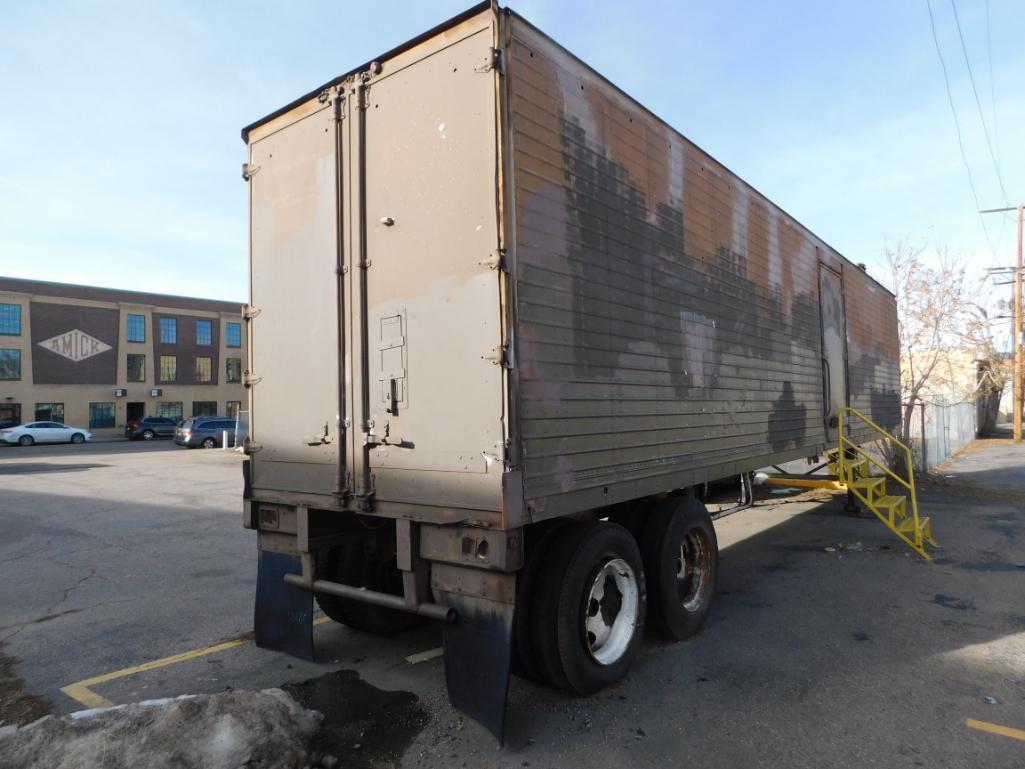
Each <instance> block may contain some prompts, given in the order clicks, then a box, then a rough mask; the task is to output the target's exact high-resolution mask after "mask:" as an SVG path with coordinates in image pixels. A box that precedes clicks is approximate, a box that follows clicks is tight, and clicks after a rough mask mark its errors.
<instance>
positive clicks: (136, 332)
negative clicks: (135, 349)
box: [125, 315, 146, 342]
mask: <svg viewBox="0 0 1025 769" xmlns="http://www.w3.org/2000/svg"><path fill="white" fill-rule="evenodd" d="M125 327H126V331H127V332H128V333H127V334H126V337H125V338H126V339H127V340H128V341H129V342H145V341H146V316H145V315H129V316H128V320H127V321H126V322H125Z"/></svg>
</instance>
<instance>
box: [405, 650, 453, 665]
mask: <svg viewBox="0 0 1025 769" xmlns="http://www.w3.org/2000/svg"><path fill="white" fill-rule="evenodd" d="M444 653H445V647H443V646H439V647H438V648H436V649H428V650H427V651H425V652H418V653H417V654H410V655H409V656H408V657H406V662H408V663H409V664H410V665H419V664H420V663H421V662H430V661H431V660H436V659H438V657H440V656H441V655H443V654H444Z"/></svg>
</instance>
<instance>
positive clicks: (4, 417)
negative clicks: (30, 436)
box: [0, 402, 21, 428]
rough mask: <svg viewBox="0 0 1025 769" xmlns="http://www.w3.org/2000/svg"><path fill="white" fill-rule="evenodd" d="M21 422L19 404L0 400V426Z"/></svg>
mask: <svg viewBox="0 0 1025 769" xmlns="http://www.w3.org/2000/svg"><path fill="white" fill-rule="evenodd" d="M20 424H21V404H20V403H2V402H0V428H3V427H14V426H15V425H20Z"/></svg>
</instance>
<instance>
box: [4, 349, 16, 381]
mask: <svg viewBox="0 0 1025 769" xmlns="http://www.w3.org/2000/svg"><path fill="white" fill-rule="evenodd" d="M0 379H21V350H0Z"/></svg>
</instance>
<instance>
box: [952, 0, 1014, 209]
mask: <svg viewBox="0 0 1025 769" xmlns="http://www.w3.org/2000/svg"><path fill="white" fill-rule="evenodd" d="M950 7H951V8H953V9H954V24H956V25H957V36H958V38H960V40H961V52H962V53H963V54H964V63H965V66H967V67H968V82H970V83H971V84H972V93H973V94H974V95H975V106H976V107H977V108H978V110H979V121H980V122H981V123H982V133H983V135H984V136H985V137H986V147H988V148H989V157H990V159H991V160H992V161H993V170H994V171H996V172H997V182H998V183H999V184H1000V191H1001V192H1002V193H1003V194H1004V204H1005V205H1006V204H1007V200H1008V198H1007V190H1006V189H1005V188H1004V177H1003V175H1001V173H1000V164H999V163H998V162H997V156H996V153H994V152H993V143H992V142H991V141H990V139H989V129H988V128H987V127H986V118H985V116H984V115H983V114H982V102H981V101H980V100H979V91H978V89H977V88H976V87H975V73H974V72H972V63H971V61H969V59H968V46H967V45H965V41H964V33H963V32H962V31H961V19H959V18H958V15H957V3H955V2H954V0H950ZM992 83H993V81H992V80H990V85H992Z"/></svg>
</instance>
